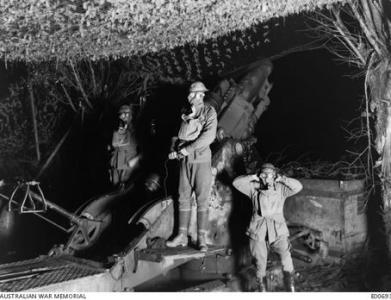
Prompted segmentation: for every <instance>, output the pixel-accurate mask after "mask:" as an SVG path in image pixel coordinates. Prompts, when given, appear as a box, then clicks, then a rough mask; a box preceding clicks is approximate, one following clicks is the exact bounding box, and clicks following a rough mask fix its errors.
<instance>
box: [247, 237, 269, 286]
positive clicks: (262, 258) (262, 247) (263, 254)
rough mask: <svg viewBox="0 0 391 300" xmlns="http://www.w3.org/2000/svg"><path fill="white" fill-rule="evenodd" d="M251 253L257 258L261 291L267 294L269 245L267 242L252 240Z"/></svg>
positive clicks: (258, 280)
mask: <svg viewBox="0 0 391 300" xmlns="http://www.w3.org/2000/svg"><path fill="white" fill-rule="evenodd" d="M250 251H251V254H252V256H253V257H254V258H255V264H256V267H257V282H258V285H259V290H260V291H261V292H266V266H267V245H266V241H265V240H263V239H262V240H253V239H250Z"/></svg>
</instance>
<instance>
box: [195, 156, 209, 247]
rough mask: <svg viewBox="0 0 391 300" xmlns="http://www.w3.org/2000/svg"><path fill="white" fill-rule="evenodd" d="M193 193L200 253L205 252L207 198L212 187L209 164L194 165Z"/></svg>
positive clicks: (207, 223)
mask: <svg viewBox="0 0 391 300" xmlns="http://www.w3.org/2000/svg"><path fill="white" fill-rule="evenodd" d="M194 168H195V170H194V191H195V195H196V201H197V234H198V245H199V247H200V250H201V251H204V252H205V251H207V250H208V247H207V245H206V234H207V232H208V227H209V226H208V225H209V222H208V217H209V216H208V212H209V197H210V190H211V186H212V169H211V163H210V162H205V163H195V164H194Z"/></svg>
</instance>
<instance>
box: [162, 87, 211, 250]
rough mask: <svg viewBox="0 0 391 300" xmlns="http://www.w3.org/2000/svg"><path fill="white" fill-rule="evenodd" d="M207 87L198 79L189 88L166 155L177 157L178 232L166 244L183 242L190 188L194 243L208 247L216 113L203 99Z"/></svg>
mask: <svg viewBox="0 0 391 300" xmlns="http://www.w3.org/2000/svg"><path fill="white" fill-rule="evenodd" d="M206 91H208V89H207V88H206V87H205V85H204V84H203V83H202V82H194V83H193V84H192V85H191V86H190V89H189V95H188V97H187V101H188V103H189V106H190V108H191V109H189V110H188V111H187V112H185V113H184V114H182V116H181V118H182V122H181V126H180V129H179V132H178V137H177V138H176V139H175V143H174V145H173V149H172V151H171V152H170V154H169V156H168V157H169V159H180V170H179V233H178V235H177V236H176V237H175V238H174V239H173V240H172V241H168V242H167V244H166V245H167V247H177V246H186V245H187V243H188V237H187V233H188V227H189V221H190V214H191V195H192V193H193V191H194V193H195V196H196V197H195V198H196V203H197V227H198V228H197V235H198V238H197V239H198V247H199V250H200V251H202V252H206V251H207V250H208V246H207V244H206V234H207V227H208V209H209V202H208V200H209V195H210V190H211V185H212V169H211V158H212V154H211V150H210V147H209V146H210V144H211V143H212V142H213V141H214V139H215V137H216V129H217V114H216V111H215V109H214V108H213V107H212V106H211V105H209V104H207V103H204V96H205V92H206Z"/></svg>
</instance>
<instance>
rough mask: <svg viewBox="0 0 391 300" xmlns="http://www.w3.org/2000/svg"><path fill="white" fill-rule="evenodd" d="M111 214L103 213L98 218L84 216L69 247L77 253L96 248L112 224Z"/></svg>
mask: <svg viewBox="0 0 391 300" xmlns="http://www.w3.org/2000/svg"><path fill="white" fill-rule="evenodd" d="M111 217H112V216H111V213H110V212H103V213H102V214H101V215H99V216H98V217H96V218H93V217H91V216H89V215H82V217H81V223H80V224H79V225H75V229H74V230H73V232H72V235H71V236H70V238H69V241H68V247H70V248H72V249H73V250H75V251H82V250H87V249H89V248H91V247H92V246H94V245H95V244H96V243H97V241H98V240H99V238H100V237H101V236H102V234H103V232H104V231H105V229H106V228H107V227H108V226H109V225H110V223H111Z"/></svg>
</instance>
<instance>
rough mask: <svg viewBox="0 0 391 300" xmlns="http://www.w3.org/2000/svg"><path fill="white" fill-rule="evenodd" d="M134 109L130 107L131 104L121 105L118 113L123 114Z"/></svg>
mask: <svg viewBox="0 0 391 300" xmlns="http://www.w3.org/2000/svg"><path fill="white" fill-rule="evenodd" d="M131 112H132V110H131V109H130V106H129V105H126V104H125V105H121V107H120V108H119V110H118V114H119V115H120V114H122V113H131Z"/></svg>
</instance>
